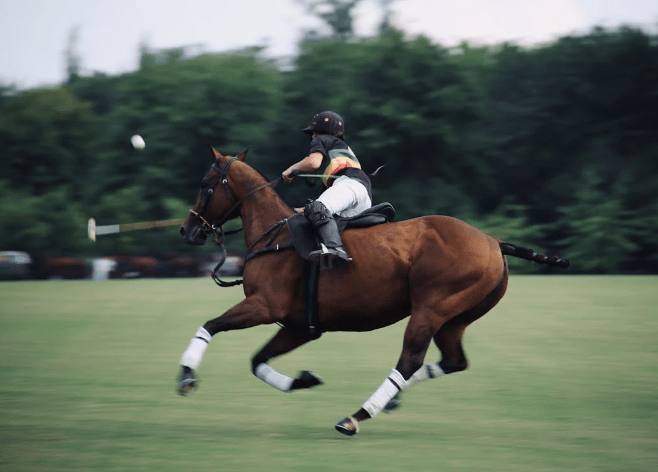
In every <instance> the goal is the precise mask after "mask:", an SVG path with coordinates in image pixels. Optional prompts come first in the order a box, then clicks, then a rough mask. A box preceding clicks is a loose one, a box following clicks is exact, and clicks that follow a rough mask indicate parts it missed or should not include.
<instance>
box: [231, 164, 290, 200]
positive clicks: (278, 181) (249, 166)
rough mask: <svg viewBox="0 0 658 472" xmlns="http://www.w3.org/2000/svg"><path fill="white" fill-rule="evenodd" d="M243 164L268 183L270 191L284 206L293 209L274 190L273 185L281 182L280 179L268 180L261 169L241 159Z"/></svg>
mask: <svg viewBox="0 0 658 472" xmlns="http://www.w3.org/2000/svg"><path fill="white" fill-rule="evenodd" d="M241 162H242V163H243V164H245V165H246V166H247V167H248V168H249V169H250V170H252V171H254V172H255V173H256V174H257V175H258V176H259V177H260V178H261V179H263V181H264V182H263V183H270V184H271V185H270V188H271V189H272V192H273V193H274V195H276V197H277V198H278V199H279V200H280V201H281V203H283V204H284V205H285V206H286V207H288V208H289V209H290V210H291V211H294V209H293V207H291V206H290V205H289V204H288V203H287V202H286V201H285V200H283V198H281V195H279V193H278V192H277V191H276V189H275V187H276V186H277V185H279V183H281V179H275V180H270V179H269V178H268V177H267V176H266V175H265V174H263V173H262V172H261V171H259V170H258V169H256V168H255V167H254V166H252V165H251V164H249V163H247V162H245V161H241Z"/></svg>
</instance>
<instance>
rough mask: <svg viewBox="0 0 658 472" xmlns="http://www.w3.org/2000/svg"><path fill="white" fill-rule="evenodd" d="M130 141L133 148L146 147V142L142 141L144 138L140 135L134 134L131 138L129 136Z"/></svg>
mask: <svg viewBox="0 0 658 472" xmlns="http://www.w3.org/2000/svg"><path fill="white" fill-rule="evenodd" d="M130 142H131V143H132V145H133V147H134V148H135V149H140V150H141V149H144V148H145V147H146V142H145V141H144V138H142V137H141V136H140V135H138V134H136V135H135V136H133V137H132V138H130Z"/></svg>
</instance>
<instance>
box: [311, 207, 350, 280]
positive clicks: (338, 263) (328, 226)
mask: <svg viewBox="0 0 658 472" xmlns="http://www.w3.org/2000/svg"><path fill="white" fill-rule="evenodd" d="M304 216H306V218H307V219H308V220H309V221H310V222H311V224H312V225H313V227H314V228H315V229H316V231H317V232H318V236H319V237H320V241H321V244H320V249H318V250H317V251H313V252H311V253H310V254H309V255H308V260H309V261H311V262H313V263H314V264H319V265H320V269H323V270H324V269H332V268H334V267H336V268H341V269H342V268H346V267H347V263H348V262H349V261H351V260H352V259H350V257H349V256H348V255H347V253H346V252H345V250H344V249H343V243H342V241H341V240H340V234H339V233H338V225H337V224H336V220H334V218H333V216H332V214H331V212H330V211H329V210H328V209H327V207H325V206H324V204H322V202H318V201H317V200H316V201H314V202H311V203H309V204H308V205H306V207H305V208H304Z"/></svg>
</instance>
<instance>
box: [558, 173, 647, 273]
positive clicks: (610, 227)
mask: <svg viewBox="0 0 658 472" xmlns="http://www.w3.org/2000/svg"><path fill="white" fill-rule="evenodd" d="M627 175H628V174H626V175H625V176H623V178H621V179H618V180H616V181H614V182H612V183H608V182H605V181H604V179H603V178H602V177H601V176H600V175H599V174H597V172H596V171H594V170H593V169H590V168H587V169H585V170H584V171H583V173H582V175H581V177H580V182H579V185H578V188H577V190H576V195H575V200H574V202H573V203H572V204H570V205H566V206H564V207H561V208H560V213H561V214H562V216H563V225H564V227H565V228H566V233H567V235H566V237H565V238H564V239H563V240H562V245H563V247H565V248H567V250H568V253H569V258H571V259H572V260H573V261H574V267H573V268H572V270H575V271H578V272H585V273H610V272H618V271H619V270H621V269H623V268H624V265H625V264H626V263H628V262H629V261H631V260H632V258H633V256H634V253H635V252H636V251H637V250H638V246H637V244H636V243H634V242H633V239H634V236H635V234H636V232H637V227H636V224H635V223H636V222H635V221H634V218H633V216H634V215H633V213H632V212H631V211H629V210H627V209H626V208H624V201H625V194H626V190H627V188H628V185H627V184H628V182H627Z"/></svg>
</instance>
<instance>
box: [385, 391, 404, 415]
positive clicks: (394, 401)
mask: <svg viewBox="0 0 658 472" xmlns="http://www.w3.org/2000/svg"><path fill="white" fill-rule="evenodd" d="M401 403H402V397H401V396H400V393H399V392H398V393H396V394H395V396H394V397H393V398H391V399H390V400H389V401H388V403H387V404H386V405H385V406H384V413H391V412H392V411H393V410H397V409H398V408H400V404H401Z"/></svg>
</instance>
